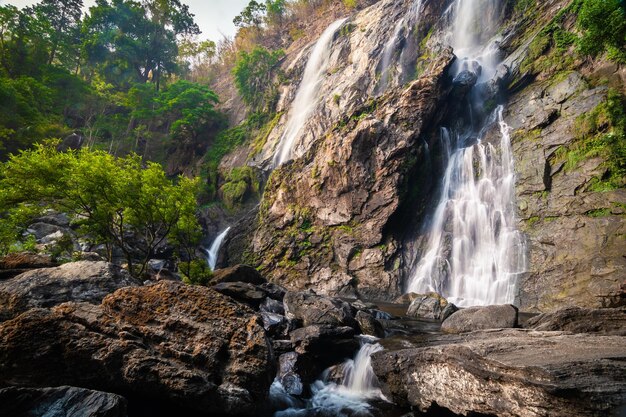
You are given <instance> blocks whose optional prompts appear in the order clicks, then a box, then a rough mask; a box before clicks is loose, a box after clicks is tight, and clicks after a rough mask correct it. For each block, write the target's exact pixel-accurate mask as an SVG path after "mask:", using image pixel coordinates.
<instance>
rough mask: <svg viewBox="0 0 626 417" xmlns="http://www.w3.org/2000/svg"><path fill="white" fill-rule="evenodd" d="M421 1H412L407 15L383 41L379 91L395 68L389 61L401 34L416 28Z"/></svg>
mask: <svg viewBox="0 0 626 417" xmlns="http://www.w3.org/2000/svg"><path fill="white" fill-rule="evenodd" d="M422 1H423V0H415V1H413V3H412V5H411V8H410V9H409V13H408V15H406V16H404V17H403V18H402V19H400V20H399V21H398V23H397V24H396V27H395V28H394V30H393V33H392V35H391V37H390V38H389V39H388V40H387V43H385V47H384V48H383V60H382V62H381V70H380V72H381V78H380V85H379V87H378V88H379V90H380V92H384V91H385V90H386V89H387V87H388V86H389V83H390V76H391V75H392V74H390V72H391V71H392V68H395V66H393V65H391V61H392V58H394V55H395V53H396V51H397V45H398V42H399V41H400V39H401V34H402V33H403V32H404V33H410V32H411V30H412V29H415V30H417V26H418V25H419V20H420V12H421V11H422Z"/></svg>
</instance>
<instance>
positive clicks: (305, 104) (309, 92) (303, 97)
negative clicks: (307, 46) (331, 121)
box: [273, 18, 347, 167]
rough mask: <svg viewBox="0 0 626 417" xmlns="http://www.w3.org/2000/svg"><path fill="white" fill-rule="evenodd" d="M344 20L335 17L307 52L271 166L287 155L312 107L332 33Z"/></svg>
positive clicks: (333, 35)
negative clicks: (307, 55) (298, 84)
mask: <svg viewBox="0 0 626 417" xmlns="http://www.w3.org/2000/svg"><path fill="white" fill-rule="evenodd" d="M346 19H347V18H344V19H339V20H337V21H336V22H334V23H332V24H331V25H330V26H328V28H326V30H325V31H324V33H322V36H320V38H319V40H318V41H317V43H316V44H315V47H314V48H313V51H312V52H311V56H310V57H309V60H308V61H307V64H306V67H305V69H304V75H303V77H302V81H301V82H300V86H299V87H298V91H297V93H296V97H295V98H294V100H293V103H292V104H291V109H290V110H289V119H288V121H287V125H286V126H285V131H284V132H283V135H282V137H281V139H280V142H279V144H278V146H277V147H276V152H275V154H274V160H273V165H274V167H277V166H279V165H281V164H283V163H285V162H286V161H288V160H289V159H290V158H291V156H292V148H293V146H294V145H295V143H296V140H297V139H298V137H299V135H300V131H301V130H302V127H303V126H304V125H305V123H306V122H307V119H308V118H309V116H310V115H311V113H312V112H313V110H315V107H316V105H317V102H318V99H319V97H318V91H319V87H320V83H321V82H322V80H323V78H324V75H325V74H326V70H327V69H328V62H329V60H330V54H331V51H332V50H331V44H332V42H333V39H334V37H335V32H337V30H338V29H339V28H340V27H341V25H342V24H343V22H345V21H346Z"/></svg>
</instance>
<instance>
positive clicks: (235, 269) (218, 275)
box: [209, 265, 267, 285]
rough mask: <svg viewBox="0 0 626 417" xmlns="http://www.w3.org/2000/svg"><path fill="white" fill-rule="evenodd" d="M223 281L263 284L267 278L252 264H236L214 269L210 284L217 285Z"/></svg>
mask: <svg viewBox="0 0 626 417" xmlns="http://www.w3.org/2000/svg"><path fill="white" fill-rule="evenodd" d="M223 282H245V283H247V284H253V285H261V284H265V283H266V282H267V280H266V279H265V278H263V276H262V275H261V274H260V273H259V271H257V270H256V269H254V268H253V267H251V266H248V265H235V266H231V267H229V268H223V269H218V270H216V271H214V272H213V277H212V278H211V281H209V285H217V284H220V283H223Z"/></svg>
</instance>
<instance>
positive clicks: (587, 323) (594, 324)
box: [525, 307, 626, 336]
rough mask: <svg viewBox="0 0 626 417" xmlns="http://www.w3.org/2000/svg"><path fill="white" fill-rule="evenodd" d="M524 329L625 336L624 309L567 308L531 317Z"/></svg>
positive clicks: (625, 315) (625, 320)
mask: <svg viewBox="0 0 626 417" xmlns="http://www.w3.org/2000/svg"><path fill="white" fill-rule="evenodd" d="M525 327H527V328H529V329H534V330H539V331H548V330H557V331H566V332H572V333H602V334H608V335H620V336H626V308H623V307H622V308H606V309H586V308H580V307H568V308H564V309H561V310H557V311H555V312H552V313H544V314H540V315H538V316H535V317H532V318H531V319H529V320H528V321H527V322H526V325H525Z"/></svg>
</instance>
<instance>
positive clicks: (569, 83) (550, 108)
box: [505, 64, 626, 312]
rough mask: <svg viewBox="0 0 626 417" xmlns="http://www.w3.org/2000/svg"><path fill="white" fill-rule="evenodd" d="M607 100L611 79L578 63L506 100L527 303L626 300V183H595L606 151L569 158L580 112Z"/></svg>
mask: <svg viewBox="0 0 626 417" xmlns="http://www.w3.org/2000/svg"><path fill="white" fill-rule="evenodd" d="M594 65H595V64H594ZM606 100H607V87H606V86H597V87H594V86H590V84H589V83H588V81H587V80H586V79H585V78H584V77H583V75H582V74H581V72H579V71H578V70H575V71H572V72H571V73H569V74H568V75H567V76H566V77H565V78H564V79H562V80H561V81H558V80H557V81H554V80H547V81H537V82H534V83H531V84H530V85H528V86H527V87H526V88H524V89H522V90H521V91H518V92H516V94H515V95H513V97H512V98H511V100H510V102H509V104H508V105H507V116H506V118H505V121H506V122H507V123H508V124H509V126H510V127H511V129H512V132H513V136H512V146H513V153H514V157H515V170H516V176H517V179H516V194H517V204H518V207H519V211H518V212H519V218H520V223H519V227H520V229H521V230H523V231H524V232H525V233H526V236H527V241H528V265H529V271H528V273H527V274H526V275H524V276H522V277H520V282H519V294H518V300H519V301H518V302H519V306H520V308H521V309H522V310H526V311H537V312H546V311H553V310H556V309H558V308H562V307H563V306H580V307H588V308H601V307H616V306H619V305H624V304H625V303H626V301H625V300H626V297H624V295H623V292H622V291H621V290H620V285H621V284H622V283H623V281H624V276H626V258H624V257H623V256H622V255H623V252H624V251H623V247H624V240H623V237H621V236H623V235H624V234H625V233H626V217H625V216H624V214H623V208H622V207H624V204H626V190H624V189H616V190H610V191H606V190H602V191H597V190H596V188H594V186H593V184H594V183H596V182H597V181H598V179H602V178H603V176H604V175H605V174H606V173H607V168H606V157H607V156H606V155H605V154H603V153H599V154H597V155H595V156H593V157H591V156H590V157H585V158H581V160H580V161H579V162H577V163H576V166H571V163H569V164H568V159H569V157H568V155H569V154H570V152H571V150H572V149H576V148H577V147H579V146H580V141H581V133H580V126H581V123H582V120H583V118H584V117H586V115H589V114H590V113H592V112H593V111H594V109H596V108H598V106H601V105H602V103H605V102H606ZM593 134H595V133H591V134H590V135H593ZM588 136H589V135H588ZM589 137H591V136H589Z"/></svg>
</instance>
